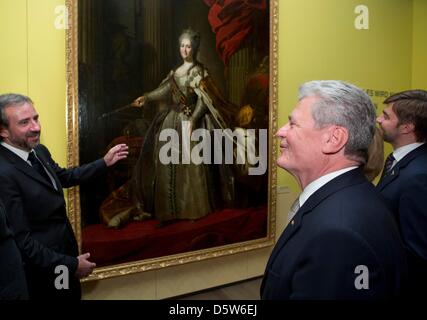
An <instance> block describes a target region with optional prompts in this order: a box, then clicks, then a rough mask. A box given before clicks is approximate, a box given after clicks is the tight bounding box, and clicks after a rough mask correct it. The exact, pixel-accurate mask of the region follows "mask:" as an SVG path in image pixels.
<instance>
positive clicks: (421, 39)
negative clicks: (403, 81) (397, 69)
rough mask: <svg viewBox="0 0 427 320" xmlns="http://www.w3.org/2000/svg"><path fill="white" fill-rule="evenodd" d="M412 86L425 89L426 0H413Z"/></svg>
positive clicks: (426, 58) (426, 86)
mask: <svg viewBox="0 0 427 320" xmlns="http://www.w3.org/2000/svg"><path fill="white" fill-rule="evenodd" d="M413 16H414V21H413V25H414V28H413V53H412V57H413V61H412V62H413V68H412V88H413V89H424V90H427V0H414V8H413Z"/></svg>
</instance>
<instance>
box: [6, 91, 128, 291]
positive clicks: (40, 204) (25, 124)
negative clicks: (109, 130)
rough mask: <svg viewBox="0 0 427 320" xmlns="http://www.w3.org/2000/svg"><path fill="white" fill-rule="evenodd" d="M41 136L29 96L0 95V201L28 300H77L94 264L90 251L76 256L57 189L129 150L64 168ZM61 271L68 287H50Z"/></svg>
mask: <svg viewBox="0 0 427 320" xmlns="http://www.w3.org/2000/svg"><path fill="white" fill-rule="evenodd" d="M40 134H41V126H40V122H39V115H38V113H37V111H36V109H35V108H34V105H33V102H32V101H31V99H30V98H29V97H26V96H23V95H19V94H5V95H0V138H1V140H0V141H1V142H0V144H1V145H0V181H1V183H0V197H1V198H2V199H3V202H4V205H5V208H6V214H7V219H8V221H9V225H10V228H11V231H12V232H13V233H14V236H15V240H16V243H17V245H18V247H19V249H20V251H21V255H22V257H23V260H24V263H25V273H26V278H27V284H28V291H29V297H30V299H61V298H67V299H80V297H81V290H80V282H79V279H80V278H83V277H85V276H87V275H89V274H90V273H91V272H92V270H93V269H94V267H95V263H93V262H91V261H89V258H90V254H89V253H85V254H82V255H78V246H77V241H76V239H75V237H74V233H73V230H72V228H71V224H70V222H69V220H68V217H67V213H66V207H65V200H64V195H63V191H62V188H68V187H71V186H75V185H77V184H80V183H82V182H84V181H86V180H88V179H90V178H94V177H96V176H98V175H100V174H102V173H104V172H106V169H107V167H109V166H112V165H113V164H115V163H116V162H117V161H119V160H121V159H124V158H126V157H127V154H128V151H127V149H128V147H127V146H126V145H123V144H122V145H117V146H115V147H113V148H111V149H110V150H109V151H108V152H107V154H106V155H105V156H104V158H102V159H99V160H96V161H94V162H92V163H89V164H86V165H83V166H80V167H76V168H69V169H64V168H61V167H59V166H58V164H57V163H55V161H54V160H53V159H52V157H51V155H50V153H49V151H48V149H47V148H46V147H45V146H43V145H41V144H40ZM59 266H62V267H61V269H58V268H57V267H59ZM63 267H65V268H66V270H68V275H69V279H68V280H69V281H68V285H69V287H68V289H67V288H66V289H61V288H59V289H58V288H57V286H55V279H56V278H57V277H58V275H59V273H60V272H59V270H62V272H63V269H62V268H63ZM64 282H67V281H64Z"/></svg>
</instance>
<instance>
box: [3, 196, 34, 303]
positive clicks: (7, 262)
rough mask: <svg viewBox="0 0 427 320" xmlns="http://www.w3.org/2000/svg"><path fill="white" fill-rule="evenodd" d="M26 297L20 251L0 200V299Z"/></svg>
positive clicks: (25, 283) (25, 284)
mask: <svg viewBox="0 0 427 320" xmlns="http://www.w3.org/2000/svg"><path fill="white" fill-rule="evenodd" d="M17 299H28V291H27V282H26V280H25V273H24V265H23V264H22V259H21V253H20V252H19V249H18V247H17V246H16V243H15V240H14V238H13V233H12V232H11V231H10V229H9V227H8V225H7V219H6V212H5V210H4V206H3V203H2V202H1V201H0V300H17Z"/></svg>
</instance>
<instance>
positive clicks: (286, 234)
mask: <svg viewBox="0 0 427 320" xmlns="http://www.w3.org/2000/svg"><path fill="white" fill-rule="evenodd" d="M364 182H367V180H366V178H365V177H364V175H363V173H362V171H361V169H354V170H350V171H348V172H346V173H344V174H342V175H340V176H338V177H337V178H335V179H333V180H331V181H329V182H328V183H326V184H325V185H324V186H322V187H321V188H320V189H319V190H317V191H316V192H315V193H313V194H312V195H311V196H310V197H309V198H308V200H307V201H306V202H305V203H304V205H303V206H302V207H301V208H300V209H299V210H298V212H297V213H296V215H295V217H294V219H293V220H292V221H293V222H292V221H291V222H290V223H289V224H288V225H287V227H286V228H285V230H284V231H283V233H282V235H281V236H280V238H279V240H278V241H277V244H276V246H275V247H274V250H273V252H272V254H271V257H270V260H269V262H268V265H267V267H268V266H270V265H271V264H272V263H273V262H274V260H275V258H276V256H277V255H278V253H279V252H280V250H281V249H282V248H283V246H284V245H285V244H286V243H287V242H288V241H289V239H291V238H292V237H293V236H294V235H295V234H296V233H297V231H299V229H300V228H301V226H302V224H303V217H304V216H305V215H307V214H309V213H311V212H312V211H313V210H314V209H315V208H316V207H317V206H318V205H319V204H320V203H321V202H322V201H324V200H325V199H326V198H328V197H330V196H331V195H333V194H335V193H336V192H338V191H339V190H341V189H344V188H347V187H349V186H351V185H355V184H360V183H364Z"/></svg>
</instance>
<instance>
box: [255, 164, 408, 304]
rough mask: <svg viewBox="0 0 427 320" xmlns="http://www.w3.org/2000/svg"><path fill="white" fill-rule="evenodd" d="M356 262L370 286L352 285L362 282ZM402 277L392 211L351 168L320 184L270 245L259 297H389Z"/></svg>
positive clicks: (395, 293) (403, 267)
mask: <svg viewBox="0 0 427 320" xmlns="http://www.w3.org/2000/svg"><path fill="white" fill-rule="evenodd" d="M358 266H366V267H367V270H368V271H369V282H368V284H369V289H363V288H362V289H357V287H358V288H360V286H359V284H365V285H366V283H367V282H366V281H362V278H361V277H362V276H363V275H366V273H364V272H363V271H362V272H361V271H360V269H356V268H357V267H358ZM361 268H362V270H363V269H364V267H361ZM364 270H365V271H366V269H364ZM405 277H406V261H405V256H404V250H403V246H402V243H401V240H400V238H399V234H398V230H397V227H396V225H395V223H394V221H393V218H392V216H391V213H390V211H389V210H388V209H387V207H386V205H385V203H384V202H383V201H382V200H381V198H380V196H379V194H378V193H377V192H376V191H375V188H374V186H373V185H371V184H370V183H369V182H368V181H367V180H366V178H365V177H364V175H363V173H362V171H361V170H360V169H355V170H351V171H349V172H346V173H344V174H343V175H340V176H338V177H336V178H335V179H333V180H331V181H329V182H328V183H327V184H325V185H324V186H322V187H321V188H320V189H319V190H317V191H316V192H315V193H313V194H312V195H311V196H310V197H309V198H308V200H307V201H306V202H305V203H304V205H303V206H302V207H301V208H300V209H299V210H298V212H297V214H296V215H295V217H294V219H293V221H291V222H290V223H289V224H288V226H287V227H286V229H285V230H284V232H283V233H282V235H281V236H280V238H279V240H278V242H277V244H276V246H275V247H274V249H273V252H272V254H271V257H270V260H269V261H268V264H267V267H266V271H265V274H264V279H263V282H262V285H261V297H262V299H307V300H308V299H316V300H317V299H370V298H388V297H395V296H398V295H399V292H400V289H401V286H402V281H403V280H402V278H405ZM356 284H357V286H356Z"/></svg>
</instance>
